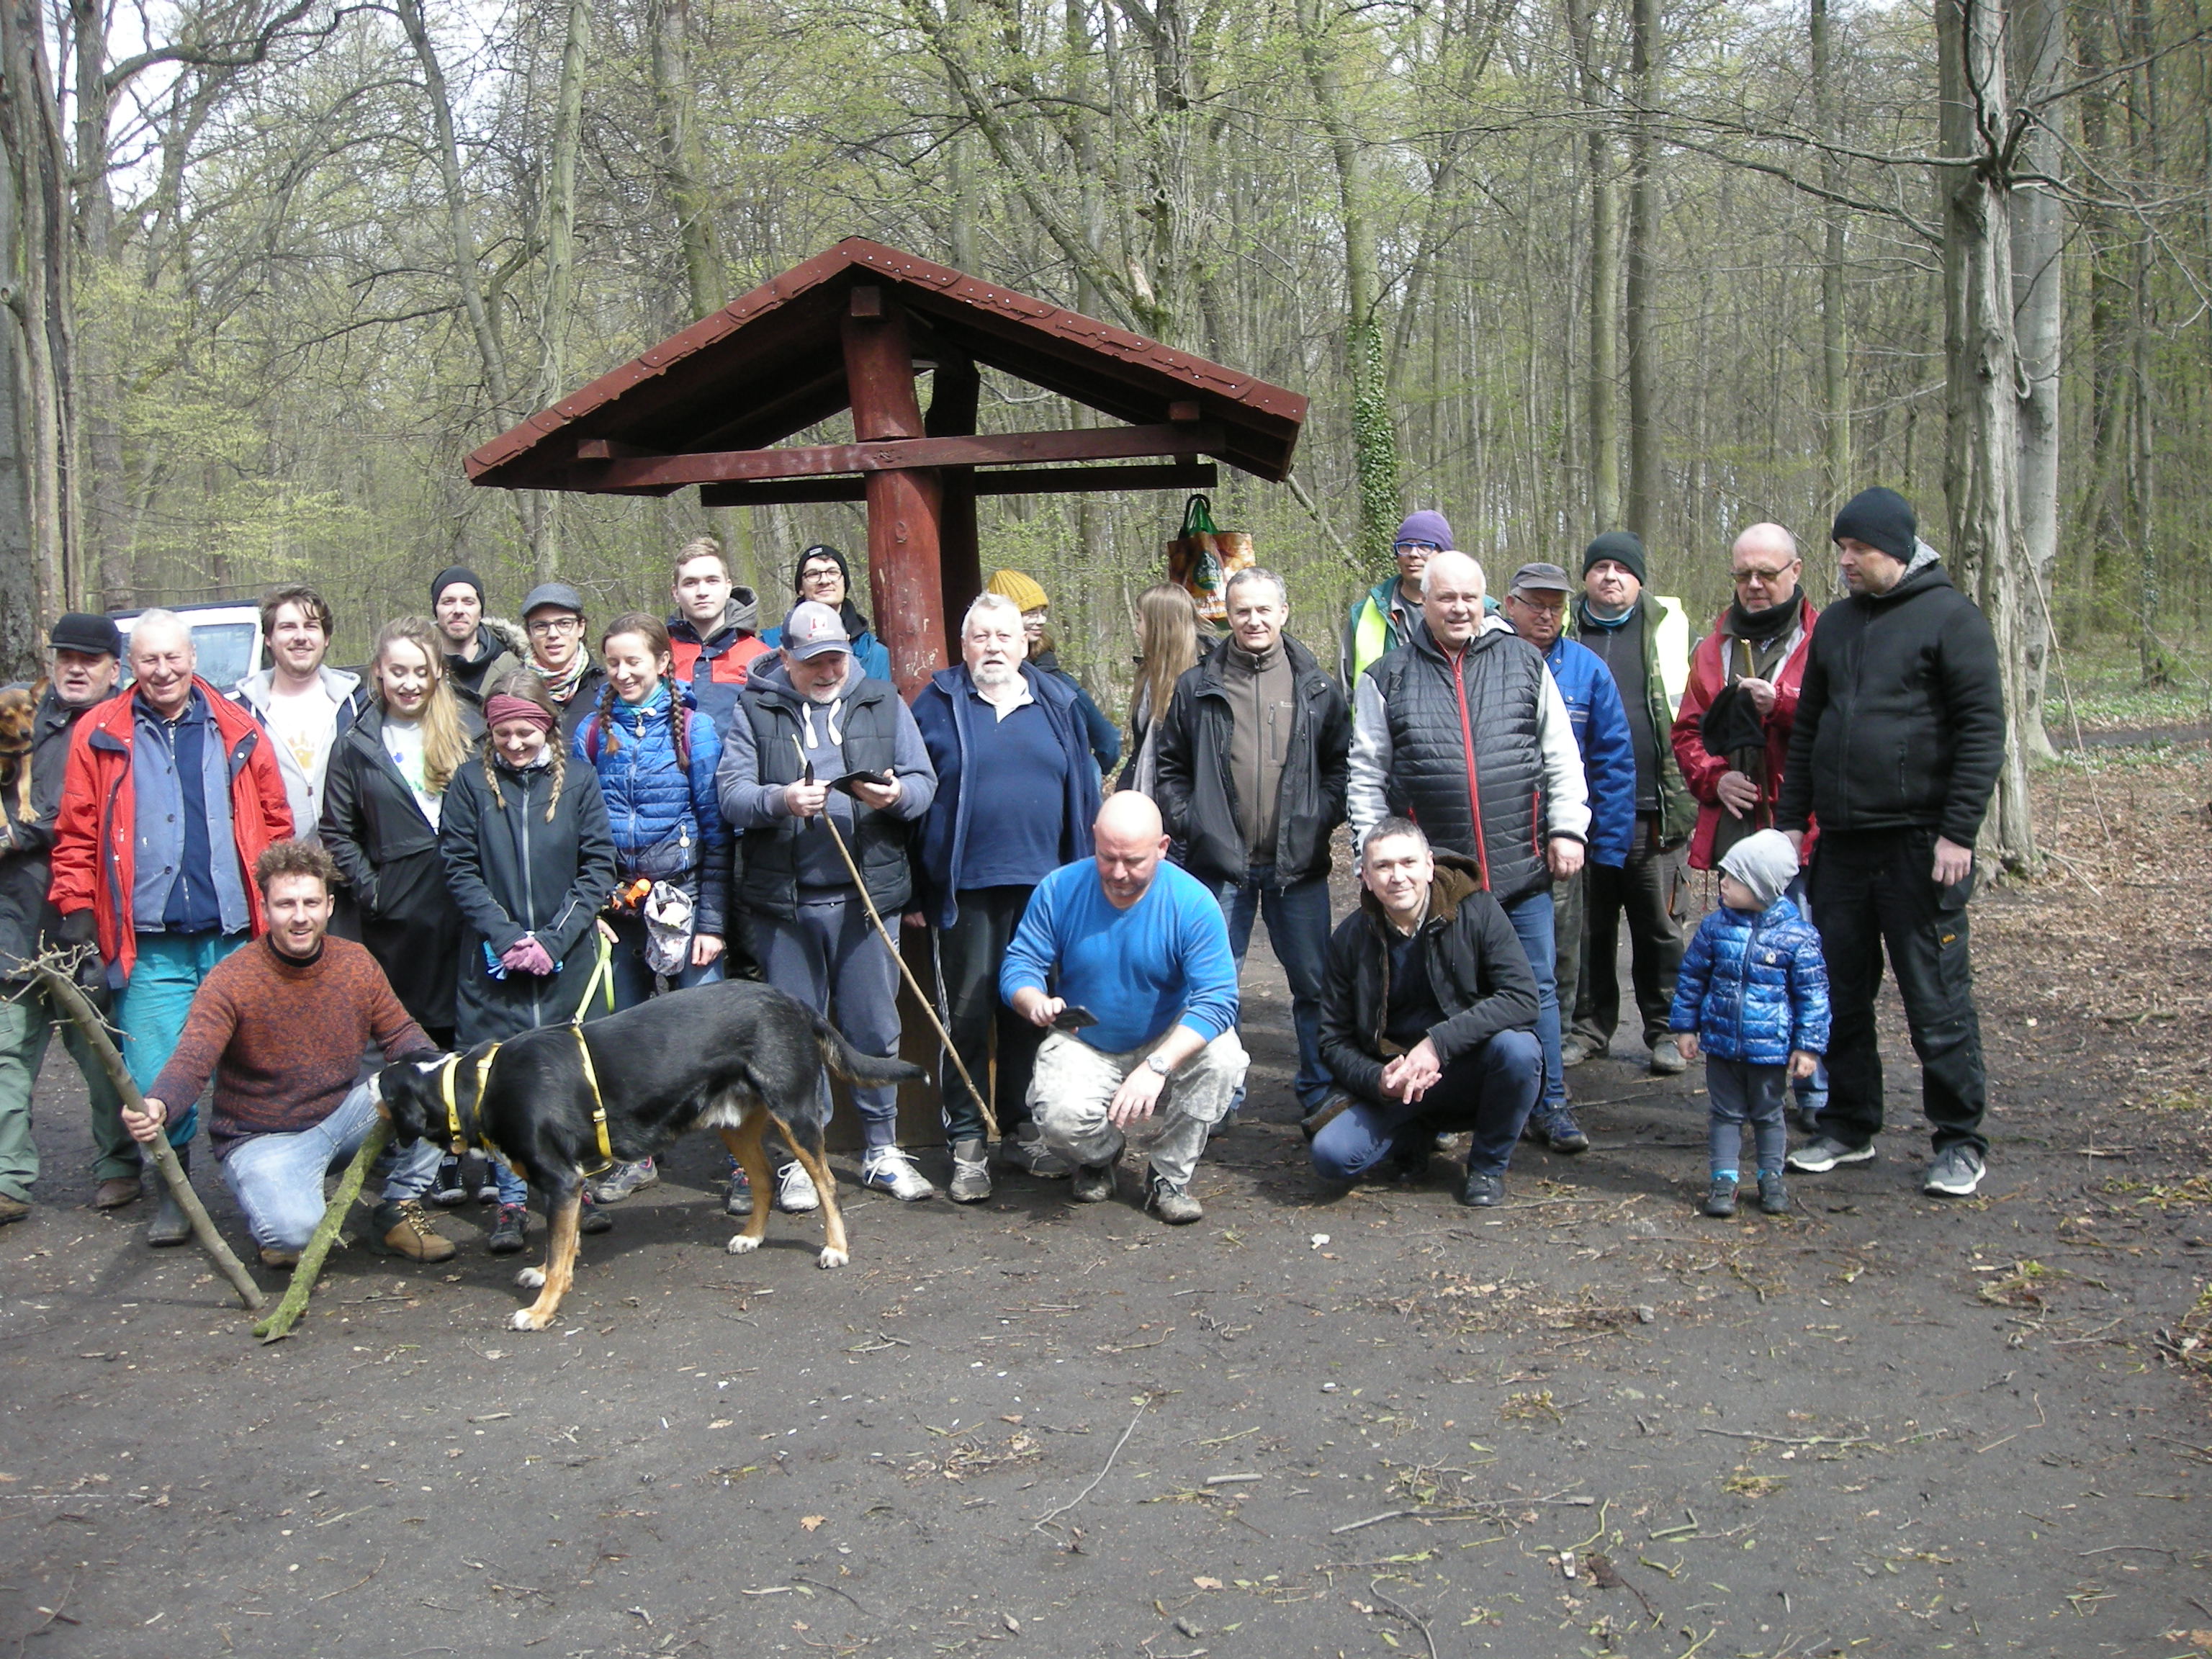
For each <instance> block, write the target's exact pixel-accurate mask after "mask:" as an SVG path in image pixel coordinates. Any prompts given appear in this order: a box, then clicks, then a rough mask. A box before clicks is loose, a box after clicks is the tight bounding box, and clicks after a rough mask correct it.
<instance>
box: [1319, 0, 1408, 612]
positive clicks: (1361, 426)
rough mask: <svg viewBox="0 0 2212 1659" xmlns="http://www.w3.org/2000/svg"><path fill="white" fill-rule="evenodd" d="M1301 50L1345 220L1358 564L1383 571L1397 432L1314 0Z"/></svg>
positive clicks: (1363, 174)
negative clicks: (1333, 166)
mask: <svg viewBox="0 0 2212 1659" xmlns="http://www.w3.org/2000/svg"><path fill="white" fill-rule="evenodd" d="M1297 17H1298V36H1299V43H1300V48H1301V51H1302V52H1303V54H1304V59H1305V67H1306V81H1307V83H1308V85H1309V86H1310V87H1311V88H1312V89H1313V95H1314V104H1315V106H1316V109H1318V110H1319V111H1320V113H1321V121H1322V130H1323V131H1325V132H1327V133H1328V141H1329V149H1330V152H1331V154H1332V155H1334V158H1335V161H1336V199H1337V207H1338V211H1339V213H1340V215H1341V216H1342V219H1343V222H1344V298H1345V354H1346V357H1347V358H1348V359H1349V368H1350V369H1351V380H1352V453H1353V458H1354V460H1355V463H1356V465H1357V466H1358V475H1359V535H1358V538H1357V542H1356V545H1357V547H1358V553H1359V556H1360V558H1361V559H1362V560H1363V561H1364V562H1365V563H1366V564H1367V565H1368V566H1369V568H1372V569H1377V570H1382V569H1387V568H1389V563H1390V544H1391V539H1392V538H1393V537H1394V536H1395V533H1396V531H1397V527H1398V519H1399V513H1400V510H1401V503H1400V500H1399V495H1398V428H1397V422H1396V420H1395V416H1394V414H1393V412H1392V410H1391V407H1390V386H1389V375H1388V374H1387V372H1386V369H1385V365H1384V362H1383V325H1382V321H1381V319H1379V318H1378V317H1377V316H1376V307H1377V306H1378V305H1379V304H1380V303H1381V301H1382V289H1383V280H1382V275H1381V269H1380V265H1379V263H1378V261H1377V259H1376V251H1375V224H1374V220H1373V217H1372V216H1371V212H1370V188H1369V183H1368V163H1367V155H1366V151H1365V149H1364V146H1363V145H1362V143H1361V142H1360V138H1359V136H1358V134H1357V133H1356V132H1354V131H1352V121H1351V118H1350V115H1349V113H1348V112H1347V111H1346V107H1345V97H1344V85H1343V76H1342V75H1341V74H1340V71H1339V70H1338V68H1337V63H1336V54H1335V51H1334V46H1333V44H1332V42H1331V41H1330V40H1329V39H1328V35H1327V33H1326V31H1325V26H1324V25H1323V23H1322V16H1321V8H1320V6H1319V4H1318V3H1316V0H1299V3H1298V8H1297Z"/></svg>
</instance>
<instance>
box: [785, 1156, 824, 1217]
mask: <svg viewBox="0 0 2212 1659" xmlns="http://www.w3.org/2000/svg"><path fill="white" fill-rule="evenodd" d="M775 1207H776V1208H777V1209H779V1210H781V1211H782V1212H784V1213H785V1214H786V1215H805V1213H806V1212H808V1211H809V1210H818V1209H820V1208H821V1207H822V1194H819V1193H817V1192H816V1191H815V1190H814V1182H813V1178H812V1177H811V1176H809V1175H808V1174H807V1173H806V1166H805V1164H801V1163H800V1162H799V1160H798V1159H797V1158H793V1159H792V1160H791V1162H790V1163H788V1164H785V1165H784V1166H783V1167H782V1168H781V1170H777V1171H776V1172H775Z"/></svg>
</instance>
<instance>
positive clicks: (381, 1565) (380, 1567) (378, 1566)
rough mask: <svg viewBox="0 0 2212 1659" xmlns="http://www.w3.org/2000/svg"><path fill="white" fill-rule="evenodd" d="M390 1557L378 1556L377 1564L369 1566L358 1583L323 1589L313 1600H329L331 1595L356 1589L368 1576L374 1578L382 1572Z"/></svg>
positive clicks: (365, 1581) (364, 1582)
mask: <svg viewBox="0 0 2212 1659" xmlns="http://www.w3.org/2000/svg"><path fill="white" fill-rule="evenodd" d="M390 1559H392V1558H391V1557H390V1556H384V1557H382V1558H380V1559H379V1560H378V1561H377V1564H376V1565H374V1566H373V1567H371V1568H370V1569H369V1570H368V1578H363V1579H362V1580H361V1581H360V1582H359V1583H352V1584H348V1585H347V1586H346V1587H345V1589H334V1590H325V1591H324V1592H323V1594H322V1595H318V1596H317V1597H316V1598H315V1600H316V1601H329V1600H330V1599H331V1597H332V1596H333V1595H344V1594H345V1593H346V1590H357V1589H360V1588H361V1587H362V1584H366V1583H368V1579H369V1578H374V1577H376V1575H377V1574H379V1573H380V1572H382V1571H384V1564H385V1562H386V1561H388V1560H390Z"/></svg>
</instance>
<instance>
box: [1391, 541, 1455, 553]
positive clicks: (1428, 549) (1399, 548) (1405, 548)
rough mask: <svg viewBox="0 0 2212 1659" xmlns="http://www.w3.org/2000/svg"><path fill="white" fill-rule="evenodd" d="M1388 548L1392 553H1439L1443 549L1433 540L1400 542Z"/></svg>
mask: <svg viewBox="0 0 2212 1659" xmlns="http://www.w3.org/2000/svg"><path fill="white" fill-rule="evenodd" d="M1391 551H1392V552H1393V553H1420V554H1424V555H1425V554H1430V553H1441V552H1443V549H1442V548H1441V547H1438V546H1437V544H1435V543H1434V542H1400V543H1399V544H1397V545H1396V546H1395V547H1394V548H1392V549H1391Z"/></svg>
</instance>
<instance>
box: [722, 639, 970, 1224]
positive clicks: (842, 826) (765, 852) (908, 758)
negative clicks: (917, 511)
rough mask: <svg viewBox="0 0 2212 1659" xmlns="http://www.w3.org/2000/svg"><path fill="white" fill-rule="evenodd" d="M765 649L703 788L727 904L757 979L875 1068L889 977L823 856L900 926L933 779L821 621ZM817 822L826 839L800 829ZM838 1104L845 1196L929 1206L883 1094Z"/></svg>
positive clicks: (883, 1043)
mask: <svg viewBox="0 0 2212 1659" xmlns="http://www.w3.org/2000/svg"><path fill="white" fill-rule="evenodd" d="M780 637H781V641H782V644H781V647H780V649H779V651H778V653H777V655H776V658H775V660H774V661H770V660H769V659H768V658H767V657H765V656H763V657H757V658H756V659H754V661H753V665H752V668H751V670H750V672H749V673H748V674H747V676H746V679H745V689H744V692H743V693H742V694H741V695H740V696H738V707H737V710H736V712H735V713H734V714H732V716H731V717H730V729H729V732H728V733H727V735H726V737H725V738H724V740H723V744H722V760H721V764H720V767H718V768H717V769H716V770H715V774H714V788H715V792H716V793H717V794H718V795H719V796H720V799H721V803H722V816H723V817H726V818H727V819H729V821H730V823H732V825H733V826H734V827H735V828H736V829H738V832H739V836H740V839H739V844H738V880H737V891H738V898H739V899H741V900H742V901H743V902H744V906H745V908H747V909H748V910H750V912H751V913H752V917H753V927H754V939H753V943H754V950H755V954H756V955H757V957H759V959H760V966H761V974H762V976H763V978H765V979H766V980H767V981H768V982H769V984H770V985H773V986H775V987H776V989H778V990H779V991H781V992H784V993H785V994H787V995H790V996H793V997H796V998H797V999H798V1000H799V1001H801V1002H803V1003H805V1005H806V1006H808V1007H810V1008H811V1009H812V1010H814V1012H816V1013H817V1014H821V1015H823V1016H824V1017H825V1018H829V1020H830V1021H831V1022H832V1023H833V1024H836V1027H837V1029H838V1030H840V1031H842V1033H843V1034H844V1036H845V1038H846V1040H847V1041H848V1042H850V1043H852V1045H853V1046H854V1048H858V1049H859V1050H860V1052H861V1053H862V1054H874V1055H879V1056H883V1057H884V1058H889V1057H890V1056H891V1055H894V1054H897V1053H898V1044H899V1013H898V964H897V963H896V962H894V961H893V960H892V959H891V953H890V951H889V949H887V948H886V947H885V945H884V941H883V940H882V939H880V938H878V936H877V934H876V931H875V926H874V924H873V923H872V921H870V920H869V918H868V909H867V905H866V904H863V903H862V902H861V892H860V888H859V887H857V886H855V885H854V881H853V874H852V870H851V869H850V868H848V866H847V865H846V862H845V859H844V855H843V854H841V853H840V852H839V851H838V841H839V839H840V838H842V841H843V842H844V845H845V848H846V849H847V851H848V852H849V853H850V854H852V859H853V863H854V865H855V866H858V867H859V869H860V880H861V881H862V882H863V883H865V884H866V890H867V899H868V902H869V903H872V904H873V905H874V906H875V908H876V914H877V915H882V916H896V915H902V914H903V913H904V911H905V909H906V908H907V902H908V899H909V898H910V897H911V896H913V892H914V877H913V872H912V871H911V870H910V869H909V867H908V863H907V841H908V836H909V834H910V831H911V826H912V825H913V824H914V823H915V822H916V821H918V820H919V819H920V818H921V817H922V815H923V814H925V813H926V812H927V811H929V804H930V802H931V801H933V800H934V799H936V798H937V773H936V770H935V769H934V768H933V767H932V766H931V765H930V763H929V750H928V749H927V746H926V745H925V744H923V742H922V738H921V728H920V727H919V726H916V725H915V720H914V714H913V711H911V710H910V709H908V708H907V706H906V702H905V700H904V699H902V697H901V696H899V694H898V690H897V688H896V687H895V686H894V685H892V684H891V683H890V681H889V680H879V679H874V678H870V677H869V676H868V675H866V674H865V673H863V672H862V671H861V670H860V664H859V661H858V659H855V658H854V655H853V652H852V641H851V640H850V638H848V635H847V634H846V632H845V623H844V619H843V618H842V617H840V616H839V615H838V614H837V612H836V610H835V609H833V608H832V607H830V606H829V605H823V604H821V603H820V602H818V601H817V600H813V599H808V600H806V601H805V602H803V603H801V604H800V605H797V606H796V607H794V608H793V611H792V613H791V615H790V617H788V618H787V620H786V621H785V623H784V624H783V629H782V631H781V635H780ZM825 817H826V818H827V819H829V822H830V823H833V824H835V825H836V835H832V834H831V833H830V832H829V829H825V828H824V827H823V825H822V824H821V823H817V822H816V820H817V819H819V818H825ZM823 1086H824V1088H825V1089H826V1088H827V1086H828V1085H827V1084H826V1083H825V1084H824V1085H823ZM853 1102H854V1105H855V1106H856V1107H858V1108H859V1109H860V1128H861V1134H862V1138H863V1140H864V1142H865V1144H866V1151H865V1152H863V1154H862V1156H861V1159H860V1182H861V1184H862V1185H863V1186H866V1187H872V1188H876V1189H878V1190H879V1191H882V1192H886V1193H889V1194H890V1195H891V1196H892V1197H894V1198H896V1199H901V1200H914V1199H921V1198H928V1197H931V1196H933V1194H935V1193H936V1191H937V1188H934V1187H933V1186H932V1185H930V1183H929V1182H928V1181H927V1179H925V1178H924V1176H922V1174H921V1171H920V1170H916V1169H915V1167H914V1164H913V1162H912V1160H910V1159H909V1158H908V1157H907V1155H906V1153H905V1152H904V1151H902V1149H901V1148H900V1146H898V1144H897V1136H898V1091H897V1089H896V1087H892V1086H890V1085H884V1086H880V1087H866V1088H856V1089H854V1091H853ZM743 1179H744V1171H743V1170H738V1171H737V1172H735V1173H734V1174H732V1176H731V1187H730V1194H729V1197H728V1200H727V1205H726V1207H728V1208H729V1209H730V1210H731V1211H732V1213H735V1214H744V1213H747V1212H749V1211H750V1206H751V1202H752V1201H757V1200H754V1199H753V1198H752V1197H751V1195H749V1194H745V1192H744V1188H743V1187H742V1185H741V1182H742V1181H743ZM820 1201H821V1200H820V1199H819V1197H818V1196H817V1194H816V1193H815V1190H814V1183H813V1182H811V1181H810V1180H809V1179H808V1178H807V1175H806V1171H805V1170H804V1169H802V1168H801V1167H800V1166H799V1164H796V1163H792V1164H786V1165H784V1166H783V1168H782V1169H781V1170H780V1171H779V1172H778V1174H777V1177H776V1191H775V1204H776V1207H777V1208H778V1209H781V1210H785V1211H794V1210H811V1209H813V1208H814V1207H815V1206H817V1204H818V1203H819V1202H820ZM741 1206H742V1207H741Z"/></svg>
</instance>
